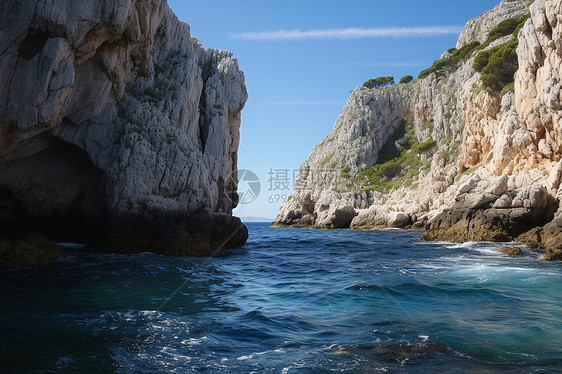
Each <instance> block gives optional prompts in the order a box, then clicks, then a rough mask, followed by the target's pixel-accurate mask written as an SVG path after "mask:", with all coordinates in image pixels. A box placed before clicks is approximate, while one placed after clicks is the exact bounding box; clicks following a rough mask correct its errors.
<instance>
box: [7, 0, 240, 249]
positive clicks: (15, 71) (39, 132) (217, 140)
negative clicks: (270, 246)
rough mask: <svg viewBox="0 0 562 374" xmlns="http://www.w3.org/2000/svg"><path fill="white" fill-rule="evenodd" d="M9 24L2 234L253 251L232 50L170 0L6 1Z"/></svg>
mask: <svg viewBox="0 0 562 374" xmlns="http://www.w3.org/2000/svg"><path fill="white" fill-rule="evenodd" d="M0 16H1V17H0V18H1V19H2V24H1V25H0V46H1V48H0V54H1V55H0V72H1V74H2V76H4V77H10V79H3V80H1V81H0V92H2V95H1V96H0V206H1V207H4V208H5V209H3V210H2V211H1V212H0V222H6V223H7V225H3V226H2V228H0V230H2V231H4V232H13V231H15V230H20V231H22V230H23V231H26V230H36V231H38V232H41V233H42V234H44V235H45V236H47V237H50V238H54V239H56V240H60V239H63V240H64V239H65V238H69V237H72V238H76V237H78V238H80V239H81V241H89V240H91V239H92V238H96V239H98V240H100V239H101V238H104V237H115V235H116V234H117V233H119V232H120V234H119V235H118V236H119V238H120V241H119V242H120V246H122V248H131V249H132V247H136V246H137V245H138V246H139V247H138V248H135V250H154V251H156V252H159V253H166V254H178V255H182V254H187V253H189V252H190V251H192V250H193V251H194V252H197V253H205V252H207V253H212V252H213V251H215V250H217V249H220V248H228V247H232V246H237V245H241V244H243V243H244V241H245V236H246V235H247V231H246V229H245V227H244V226H243V225H242V223H241V222H240V221H239V220H237V219H233V218H232V217H230V215H231V213H232V209H233V208H235V207H236V205H237V202H238V197H237V194H236V192H235V191H236V190H237V184H238V180H237V179H238V176H237V172H236V168H237V150H238V143H239V127H240V112H241V110H242V108H243V107H244V104H245V101H246V99H247V92H246V87H245V84H244V75H243V73H242V72H241V71H240V70H239V68H238V63H237V60H236V58H234V57H233V56H232V54H231V53H230V52H228V51H222V50H214V49H207V50H206V49H203V47H202V46H201V43H200V42H199V41H198V40H197V39H196V38H194V37H192V36H191V35H190V30H189V26H188V25H187V24H185V23H183V22H180V21H179V20H178V19H177V18H176V16H175V15H174V14H173V13H172V11H171V8H170V7H169V6H168V4H167V2H166V1H165V0H148V1H141V0H131V1H129V0H128V1H121V0H91V1H86V2H80V3H77V2H75V1H71V0H56V1H52V2H49V3H48V5H46V4H45V3H44V2H42V1H39V0H31V1H16V0H7V1H3V2H2V4H1V5H0ZM135 226H136V229H134V230H132V231H131V230H130V229H132V228H135ZM166 226H175V227H176V228H177V230H174V231H172V230H164V231H163V232H165V234H164V238H161V237H154V238H152V239H153V240H149V239H150V235H160V231H161V229H162V230H163V228H164V227H166ZM151 227H155V228H154V230H148V231H144V232H143V231H142V230H141V229H139V228H143V229H144V228H151ZM123 228H126V229H123ZM133 233H135V235H134V236H131V235H133ZM149 233H150V234H149ZM136 234H139V235H140V236H142V237H145V238H146V239H147V240H146V241H145V240H141V241H139V240H137V239H138V237H137V235H136ZM156 241H157V242H158V243H159V244H158V245H152V244H154V243H153V242H156ZM182 241H183V242H184V244H181V243H182ZM127 243H128V244H127ZM139 243H146V245H144V244H142V245H141V244H139ZM163 243H167V244H163ZM172 243H173V244H172ZM187 243H196V244H195V245H194V248H193V249H192V250H190V249H189V248H188V247H189V244H187ZM112 248H113V249H117V248H116V247H112Z"/></svg>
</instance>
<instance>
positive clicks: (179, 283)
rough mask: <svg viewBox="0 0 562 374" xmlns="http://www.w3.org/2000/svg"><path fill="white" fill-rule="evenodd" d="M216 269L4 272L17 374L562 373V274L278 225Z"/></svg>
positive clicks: (159, 264)
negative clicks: (60, 373)
mask: <svg viewBox="0 0 562 374" xmlns="http://www.w3.org/2000/svg"><path fill="white" fill-rule="evenodd" d="M248 227H249V230H250V239H249V241H248V243H247V244H246V246H245V247H243V248H241V249H238V250H236V251H233V252H232V253H231V254H230V255H228V256H224V257H218V258H174V257H163V256H156V255H153V254H150V253H146V254H141V255H113V254H97V253H83V252H80V251H68V256H67V257H66V258H64V259H61V260H58V261H57V262H55V263H54V264H53V266H52V267H50V268H49V269H48V270H46V271H34V272H22V271H19V272H16V271H2V272H0V342H1V347H2V349H1V350H0V372H2V373H4V372H6V373H54V372H57V373H58V372H80V373H111V372H114V373H191V372H204V373H252V372H254V373H291V374H293V373H332V372H340V373H379V372H388V373H433V372H439V371H441V372H443V373H465V372H467V373H475V372H476V373H492V372H494V373H495V372H507V373H535V372H545V373H546V372H548V373H550V372H555V371H560V370H561V369H562V301H561V300H562V287H561V284H562V265H561V264H560V263H548V262H543V261H540V260H539V255H538V254H536V253H534V252H525V254H524V255H523V256H522V257H519V258H509V257H508V256H506V255H503V254H500V253H498V252H495V251H493V250H491V248H492V247H497V246H500V245H498V244H493V243H467V244H463V245H453V244H446V243H423V242H421V241H420V236H421V234H420V233H417V232H407V231H399V230H385V231H363V232H362V231H349V230H332V231H323V230H311V229H289V228H269V227H267V225H266V224H260V223H250V224H248Z"/></svg>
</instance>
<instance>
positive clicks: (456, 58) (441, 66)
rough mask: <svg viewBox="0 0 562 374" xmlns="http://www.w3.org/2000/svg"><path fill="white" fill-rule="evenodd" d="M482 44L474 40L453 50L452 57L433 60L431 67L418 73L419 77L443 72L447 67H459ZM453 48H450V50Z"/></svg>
mask: <svg viewBox="0 0 562 374" xmlns="http://www.w3.org/2000/svg"><path fill="white" fill-rule="evenodd" d="M479 46H480V42H477V41H473V42H470V43H468V44H465V45H463V46H462V47H461V48H459V49H455V50H454V51H453V52H452V55H451V57H446V58H443V59H441V60H437V61H435V62H433V65H431V67H429V68H427V69H425V70H422V71H421V72H420V74H419V75H418V78H425V77H427V76H428V75H429V74H431V73H443V72H444V71H445V69H447V68H452V67H457V66H458V64H459V63H460V62H461V61H463V60H464V59H465V58H466V57H468V56H470V54H471V53H472V52H473V51H474V50H476V49H477V48H478V47H479ZM450 50H451V49H449V51H450Z"/></svg>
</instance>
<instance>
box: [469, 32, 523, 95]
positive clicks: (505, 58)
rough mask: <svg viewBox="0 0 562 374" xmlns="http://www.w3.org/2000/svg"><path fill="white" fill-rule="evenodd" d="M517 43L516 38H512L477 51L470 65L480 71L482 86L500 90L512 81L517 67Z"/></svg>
mask: <svg viewBox="0 0 562 374" xmlns="http://www.w3.org/2000/svg"><path fill="white" fill-rule="evenodd" d="M517 45H518V42H517V40H512V41H509V42H507V43H504V44H501V45H498V46H496V47H494V48H490V49H488V50H486V51H482V52H480V53H478V55H477V56H476V58H475V59H474V64H473V65H472V67H473V68H474V70H476V71H479V72H481V73H482V84H483V85H484V87H487V88H491V89H492V90H494V91H496V92H500V91H501V90H502V89H503V88H504V87H505V86H506V85H508V84H509V83H511V82H513V81H514V74H515V72H516V71H517V68H518V67H519V63H518V60H517V51H516V50H517Z"/></svg>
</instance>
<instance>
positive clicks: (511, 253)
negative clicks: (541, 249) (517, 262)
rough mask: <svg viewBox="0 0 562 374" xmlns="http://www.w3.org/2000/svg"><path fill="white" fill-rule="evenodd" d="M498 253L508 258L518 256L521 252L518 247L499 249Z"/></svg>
mask: <svg viewBox="0 0 562 374" xmlns="http://www.w3.org/2000/svg"><path fill="white" fill-rule="evenodd" d="M498 252H501V253H504V254H506V255H508V256H520V255H521V253H522V251H521V248H520V247H501V248H498Z"/></svg>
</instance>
